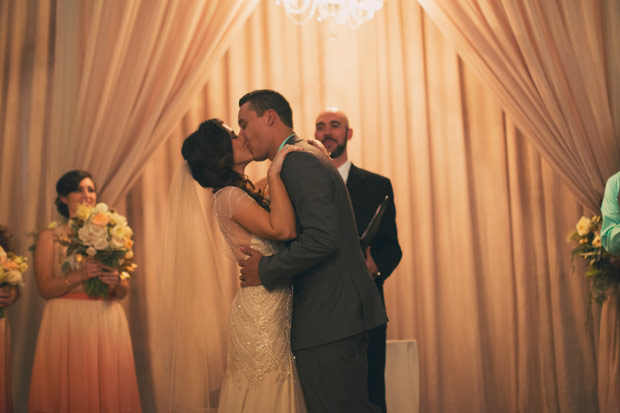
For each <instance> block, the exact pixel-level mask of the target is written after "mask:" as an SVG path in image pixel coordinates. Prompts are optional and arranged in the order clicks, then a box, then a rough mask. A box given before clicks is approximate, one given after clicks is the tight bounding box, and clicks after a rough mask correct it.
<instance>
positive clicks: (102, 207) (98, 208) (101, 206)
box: [95, 202, 108, 214]
mask: <svg viewBox="0 0 620 413" xmlns="http://www.w3.org/2000/svg"><path fill="white" fill-rule="evenodd" d="M95 211H96V212H97V213H99V212H102V213H104V214H105V213H106V212H108V206H107V205H106V204H105V202H99V203H98V204H97V205H95Z"/></svg>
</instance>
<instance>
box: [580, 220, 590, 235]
mask: <svg viewBox="0 0 620 413" xmlns="http://www.w3.org/2000/svg"><path fill="white" fill-rule="evenodd" d="M591 226H592V220H590V218H586V217H581V219H580V220H579V222H577V234H579V235H580V236H582V237H583V236H584V235H586V234H587V233H588V232H590V227H591Z"/></svg>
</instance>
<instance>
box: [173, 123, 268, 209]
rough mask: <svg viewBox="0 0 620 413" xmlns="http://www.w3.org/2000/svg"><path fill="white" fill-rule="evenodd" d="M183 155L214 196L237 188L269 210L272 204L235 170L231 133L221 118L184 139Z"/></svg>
mask: <svg viewBox="0 0 620 413" xmlns="http://www.w3.org/2000/svg"><path fill="white" fill-rule="evenodd" d="M181 154H183V158H184V159H185V160H186V161H187V164H188V165H189V169H190V170H191V171H192V176H193V177H194V179H195V180H196V182H198V183H199V184H200V186H202V187H204V188H212V189H213V192H214V193H215V192H217V191H218V190H220V189H222V188H224V187H226V186H236V187H238V188H241V189H243V190H244V191H245V192H246V193H247V194H248V195H250V196H251V197H252V198H254V200H256V202H258V204H259V205H260V206H261V207H263V208H265V209H267V210H269V201H268V200H266V199H265V197H263V195H262V194H261V191H260V190H257V189H256V187H255V186H254V184H253V183H252V181H250V180H249V179H248V178H247V177H243V176H241V175H240V174H239V173H238V172H237V171H235V170H234V169H233V165H234V157H233V149H232V140H231V137H230V132H229V131H228V130H227V129H226V128H224V123H223V122H222V121H221V120H220V119H209V120H207V121H205V122H202V123H201V124H200V126H199V127H198V130H196V131H195V132H194V133H192V134H191V135H189V136H188V137H187V138H185V141H184V142H183V147H182V148H181Z"/></svg>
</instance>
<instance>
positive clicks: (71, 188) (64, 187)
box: [56, 170, 97, 218]
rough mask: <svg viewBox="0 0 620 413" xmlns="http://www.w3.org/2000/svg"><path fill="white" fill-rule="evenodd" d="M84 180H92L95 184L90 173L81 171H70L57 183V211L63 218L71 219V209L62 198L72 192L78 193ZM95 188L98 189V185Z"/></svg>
mask: <svg viewBox="0 0 620 413" xmlns="http://www.w3.org/2000/svg"><path fill="white" fill-rule="evenodd" d="M84 178H90V180H91V181H93V183H94V182H95V181H94V179H93V176H92V175H91V174H90V172H86V171H80V170H74V171H69V172H67V173H66V174H64V175H63V176H61V177H60V179H59V180H58V182H56V193H57V194H58V196H57V197H56V209H57V210H58V212H60V215H62V216H63V217H65V218H69V207H68V206H67V204H65V203H64V202H62V201H61V200H60V197H61V196H67V195H69V194H70V193H71V192H75V191H77V190H78V187H79V186H80V182H82V179H84ZM95 188H97V185H95Z"/></svg>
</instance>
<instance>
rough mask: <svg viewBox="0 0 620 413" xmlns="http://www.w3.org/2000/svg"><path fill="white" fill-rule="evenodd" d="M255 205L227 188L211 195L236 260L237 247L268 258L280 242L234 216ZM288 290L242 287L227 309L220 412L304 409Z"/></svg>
mask: <svg viewBox="0 0 620 413" xmlns="http://www.w3.org/2000/svg"><path fill="white" fill-rule="evenodd" d="M254 202H255V201H254V200H253V199H252V198H251V197H250V196H249V195H248V194H247V193H245V192H244V191H243V190H241V189H239V188H236V187H226V188H223V189H221V190H219V191H218V192H216V193H215V196H214V211H215V214H216V217H217V221H218V224H219V226H220V229H221V231H222V234H223V235H224V238H225V239H226V241H227V242H228V244H229V246H230V247H231V249H232V251H233V254H234V255H235V257H236V258H237V259H238V260H239V259H243V258H245V256H244V255H243V254H242V253H241V252H240V251H239V248H238V247H239V246H240V245H250V246H251V247H252V248H253V249H255V250H257V251H259V252H260V253H261V254H263V255H272V254H274V253H275V252H276V251H277V250H278V249H280V248H282V244H281V243H277V242H274V241H269V240H264V239H262V238H259V237H257V236H254V235H252V234H250V233H249V232H247V231H245V230H244V229H243V228H242V227H240V226H239V225H238V224H237V223H236V222H235V221H234V220H233V219H232V218H233V216H234V215H235V214H237V213H239V212H240V211H242V210H243V209H244V208H246V207H247V206H248V205H249V204H250V203H254ZM292 302H293V296H292V288H291V287H290V286H286V287H282V288H278V289H274V290H272V291H268V290H267V289H266V288H264V287H263V286H258V287H246V288H241V289H240V290H239V292H238V293H237V295H236V296H235V299H234V301H233V303H232V306H231V308H230V318H229V330H228V356H227V366H226V375H225V376H224V382H223V384H222V389H221V392H220V398H219V411H220V412H225V413H229V412H257V413H260V412H305V411H306V407H305V403H304V399H303V394H302V391H301V386H300V384H299V380H298V378H297V370H296V367H295V360H294V359H293V355H292V353H291V347H290V331H291V314H292Z"/></svg>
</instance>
